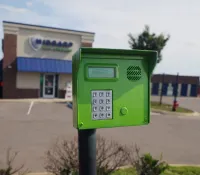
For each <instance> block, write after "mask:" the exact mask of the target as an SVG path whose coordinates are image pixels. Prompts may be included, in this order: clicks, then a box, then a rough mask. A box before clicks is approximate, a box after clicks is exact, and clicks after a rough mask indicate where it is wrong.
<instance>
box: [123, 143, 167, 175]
mask: <svg viewBox="0 0 200 175" xmlns="http://www.w3.org/2000/svg"><path fill="white" fill-rule="evenodd" d="M139 151H140V149H139V148H138V146H137V145H135V146H134V147H131V148H130V150H129V151H128V153H129V154H128V155H127V157H128V161H129V163H130V164H131V165H132V166H133V167H134V168H135V169H136V171H137V174H138V175H160V174H162V173H163V172H164V171H165V170H166V169H168V167H169V166H168V164H167V163H166V162H164V161H162V155H161V157H160V159H154V158H153V157H152V155H151V154H150V153H148V154H143V155H140V153H139Z"/></svg>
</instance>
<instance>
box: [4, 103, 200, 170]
mask: <svg viewBox="0 0 200 175" xmlns="http://www.w3.org/2000/svg"><path fill="white" fill-rule="evenodd" d="M199 126H200V119H199V118H198V117H196V118H189V119H187V118H182V117H181V116H168V115H152V118H151V124H150V125H148V126H142V127H126V128H113V129H99V130H98V133H99V134H100V135H101V136H104V137H106V138H107V139H113V140H116V141H118V142H120V143H123V144H132V143H133V144H135V143H137V144H138V145H139V146H140V148H141V151H142V152H151V153H152V154H153V155H154V156H159V155H160V153H163V156H164V159H165V160H167V161H168V162H169V163H175V164H185V163H188V164H200V151H199V148H200V136H199V133H200V127H199ZM75 136H77V131H76V129H74V128H73V126H72V111H71V109H69V108H67V107H66V104H65V103H45V102H43V103H40V102H34V103H32V102H0V143H1V144H0V160H1V161H5V157H6V149H7V148H8V147H11V148H12V150H13V151H19V155H18V157H17V159H16V161H17V164H21V163H25V165H26V167H27V168H29V169H30V170H32V171H44V169H43V163H44V152H45V151H47V150H48V148H49V147H50V146H51V144H52V142H54V141H55V140H56V139H57V138H58V137H60V138H65V139H68V140H71V139H73V138H74V137H75Z"/></svg>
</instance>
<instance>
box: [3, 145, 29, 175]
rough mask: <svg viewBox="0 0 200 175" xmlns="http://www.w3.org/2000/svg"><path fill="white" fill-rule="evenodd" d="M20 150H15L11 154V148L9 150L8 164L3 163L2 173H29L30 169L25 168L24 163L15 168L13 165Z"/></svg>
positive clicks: (4, 174) (9, 174)
mask: <svg viewBox="0 0 200 175" xmlns="http://www.w3.org/2000/svg"><path fill="white" fill-rule="evenodd" d="M17 154H18V152H15V153H14V154H13V155H11V149H10V148H9V149H8V150H7V154H6V163H5V164H6V166H3V165H1V166H0V175H13V174H16V173H18V174H20V175H24V174H26V173H28V170H23V169H24V165H21V166H20V167H18V168H14V167H13V163H14V160H15V158H16V156H17Z"/></svg>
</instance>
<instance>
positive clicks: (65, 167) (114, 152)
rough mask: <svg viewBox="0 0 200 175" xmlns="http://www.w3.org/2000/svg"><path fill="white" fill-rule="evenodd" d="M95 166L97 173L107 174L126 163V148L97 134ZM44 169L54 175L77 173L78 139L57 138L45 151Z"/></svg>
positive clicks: (99, 174) (100, 174)
mask: <svg viewBox="0 0 200 175" xmlns="http://www.w3.org/2000/svg"><path fill="white" fill-rule="evenodd" d="M96 144H97V145H96V147H97V152H96V166H97V174H98V175H108V174H111V173H112V172H114V171H115V170H116V169H117V168H118V167H119V166H123V165H125V164H126V163H127V148H126V147H125V146H122V145H120V144H119V143H117V142H115V141H108V140H106V139H105V138H103V137H101V136H99V135H97V142H96ZM45 158H46V160H45V167H44V168H45V169H46V170H47V171H48V172H51V173H54V174H56V175H60V174H65V175H70V173H71V174H73V173H74V174H78V167H79V165H78V164H79V162H78V141H77V139H76V140H72V141H66V140H62V141H61V142H59V141H58V140H57V141H56V142H55V143H54V144H53V145H52V147H51V148H50V150H48V151H47V152H46V153H45Z"/></svg>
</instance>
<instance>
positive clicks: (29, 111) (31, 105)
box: [27, 101, 34, 115]
mask: <svg viewBox="0 0 200 175" xmlns="http://www.w3.org/2000/svg"><path fill="white" fill-rule="evenodd" d="M33 104H34V101H32V102H31V104H30V106H29V108H28V112H27V115H29V114H30V113H31V109H32V107H33Z"/></svg>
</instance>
